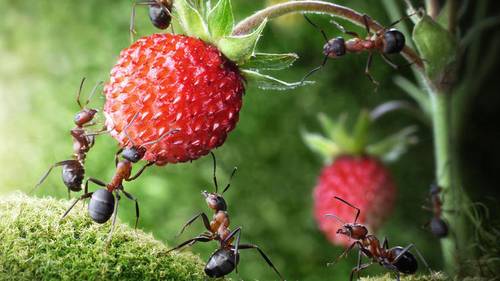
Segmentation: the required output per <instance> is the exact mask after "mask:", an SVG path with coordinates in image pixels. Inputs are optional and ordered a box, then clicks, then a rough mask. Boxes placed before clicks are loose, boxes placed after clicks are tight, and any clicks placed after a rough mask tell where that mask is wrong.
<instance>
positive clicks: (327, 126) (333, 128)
mask: <svg viewBox="0 0 500 281" xmlns="http://www.w3.org/2000/svg"><path fill="white" fill-rule="evenodd" d="M318 120H319V122H320V124H321V126H322V127H323V130H324V132H325V133H326V134H327V136H328V137H329V138H330V139H331V140H332V141H333V142H335V143H336V144H337V145H338V146H339V147H341V148H342V150H343V151H344V152H346V153H351V152H353V150H354V149H353V144H354V140H353V138H352V137H351V136H350V134H349V132H347V130H346V122H347V114H345V113H343V114H341V115H340V117H339V118H338V119H337V120H336V121H335V122H334V121H332V120H331V119H330V118H328V117H327V116H326V115H325V114H324V113H319V114H318Z"/></svg>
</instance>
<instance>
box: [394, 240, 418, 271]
mask: <svg viewBox="0 0 500 281" xmlns="http://www.w3.org/2000/svg"><path fill="white" fill-rule="evenodd" d="M389 251H390V252H391V254H392V257H393V258H396V257H397V256H398V255H399V254H400V253H401V252H403V251H404V248H403V247H399V246H398V247H394V248H391V249H390V250H389ZM393 265H394V266H396V267H397V269H398V271H399V272H401V273H404V274H414V273H415V272H417V269H418V263H417V259H416V258H415V256H413V254H412V253H410V251H406V252H404V254H403V255H402V256H401V257H400V258H399V260H398V261H396V262H394V263H393Z"/></svg>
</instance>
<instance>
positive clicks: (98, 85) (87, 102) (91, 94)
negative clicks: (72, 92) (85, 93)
mask: <svg viewBox="0 0 500 281" xmlns="http://www.w3.org/2000/svg"><path fill="white" fill-rule="evenodd" d="M103 83H104V82H103V81H99V82H97V84H96V85H95V86H94V88H93V89H92V92H90V95H89V97H88V98H87V101H85V106H87V105H88V104H89V102H90V99H92V96H93V95H94V94H95V93H96V92H97V88H99V87H100V86H101V85H102V84H103ZM80 90H81V88H80Z"/></svg>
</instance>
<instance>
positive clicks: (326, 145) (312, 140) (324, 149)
mask: <svg viewBox="0 0 500 281" xmlns="http://www.w3.org/2000/svg"><path fill="white" fill-rule="evenodd" d="M301 134H302V139H303V140H304V142H305V143H306V145H307V147H309V149H311V150H312V151H314V152H316V153H318V154H319V155H321V156H322V157H323V160H324V161H325V163H330V162H331V161H332V160H333V159H334V157H335V156H336V155H337V154H339V153H340V148H339V147H338V146H337V145H336V144H335V143H334V142H333V141H331V140H330V139H328V138H325V137H324V136H322V135H320V134H316V133H309V132H305V131H304V132H302V133H301Z"/></svg>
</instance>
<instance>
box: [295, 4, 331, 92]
mask: <svg viewBox="0 0 500 281" xmlns="http://www.w3.org/2000/svg"><path fill="white" fill-rule="evenodd" d="M302 16H304V18H305V19H306V21H307V22H308V23H310V24H311V25H312V26H313V27H314V28H316V29H317V30H319V31H320V32H321V34H322V35H323V39H325V43H326V44H328V36H326V33H325V31H324V30H323V29H322V28H320V27H319V26H318V25H316V24H315V23H314V22H312V20H311V19H310V18H308V17H307V16H306V15H305V14H302ZM327 61H328V55H325V58H324V59H323V62H322V63H321V65H320V66H318V67H316V68H314V69H313V70H311V71H309V72H308V73H307V74H306V75H305V76H304V78H302V80H301V81H300V84H301V85H303V84H304V82H305V81H306V79H307V78H308V77H309V76H311V75H312V74H313V73H315V72H316V71H318V70H320V69H321V68H323V67H324V66H325V65H326V62H327Z"/></svg>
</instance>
